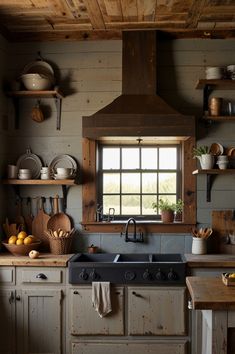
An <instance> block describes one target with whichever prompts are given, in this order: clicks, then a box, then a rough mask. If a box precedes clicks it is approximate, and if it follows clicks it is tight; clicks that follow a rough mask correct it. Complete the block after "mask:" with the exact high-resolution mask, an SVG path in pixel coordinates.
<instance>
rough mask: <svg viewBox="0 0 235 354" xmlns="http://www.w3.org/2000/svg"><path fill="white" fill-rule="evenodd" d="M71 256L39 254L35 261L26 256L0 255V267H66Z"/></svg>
mask: <svg viewBox="0 0 235 354" xmlns="http://www.w3.org/2000/svg"><path fill="white" fill-rule="evenodd" d="M71 257H72V254H63V255H54V254H51V253H40V255H39V257H38V258H36V259H31V258H29V257H28V256H13V255H11V254H10V253H0V266H20V267H25V266H30V267H67V265H68V260H69V259H70V258H71Z"/></svg>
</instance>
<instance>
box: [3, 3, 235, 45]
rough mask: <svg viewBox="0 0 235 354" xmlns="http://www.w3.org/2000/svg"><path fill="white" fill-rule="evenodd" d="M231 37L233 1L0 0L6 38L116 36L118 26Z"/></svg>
mask: <svg viewBox="0 0 235 354" xmlns="http://www.w3.org/2000/svg"><path fill="white" fill-rule="evenodd" d="M128 29H132V30H145V29H158V30H160V31H162V33H165V34H168V35H171V36H176V37H211V38H225V37H235V1H234V0H0V31H1V33H2V35H3V36H5V37H6V38H7V39H8V40H9V41H34V40H35V41H45V40H83V39H117V38H121V32H122V30H128Z"/></svg>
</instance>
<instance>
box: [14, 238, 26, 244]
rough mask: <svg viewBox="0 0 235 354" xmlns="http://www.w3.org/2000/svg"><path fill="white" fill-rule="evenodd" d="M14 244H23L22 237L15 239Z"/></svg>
mask: <svg viewBox="0 0 235 354" xmlns="http://www.w3.org/2000/svg"><path fill="white" fill-rule="evenodd" d="M16 244H17V245H23V244H24V240H23V239H22V238H18V239H17V240H16Z"/></svg>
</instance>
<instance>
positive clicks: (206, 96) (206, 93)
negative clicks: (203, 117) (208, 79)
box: [203, 85, 214, 113]
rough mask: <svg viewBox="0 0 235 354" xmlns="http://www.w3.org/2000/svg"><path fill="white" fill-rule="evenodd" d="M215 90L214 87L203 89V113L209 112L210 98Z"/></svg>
mask: <svg viewBox="0 0 235 354" xmlns="http://www.w3.org/2000/svg"><path fill="white" fill-rule="evenodd" d="M213 90H214V86H213V85H205V86H204V88H203V112H204V113H205V112H208V108H209V104H208V101H209V96H210V94H211V92H212V91H213Z"/></svg>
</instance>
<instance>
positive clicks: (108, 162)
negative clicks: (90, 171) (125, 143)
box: [103, 148, 120, 170]
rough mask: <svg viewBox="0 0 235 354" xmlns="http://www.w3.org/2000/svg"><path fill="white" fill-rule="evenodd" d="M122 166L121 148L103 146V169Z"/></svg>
mask: <svg viewBox="0 0 235 354" xmlns="http://www.w3.org/2000/svg"><path fill="white" fill-rule="evenodd" d="M119 168H120V149H119V148H103V169H105V170H111V169H119Z"/></svg>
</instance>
